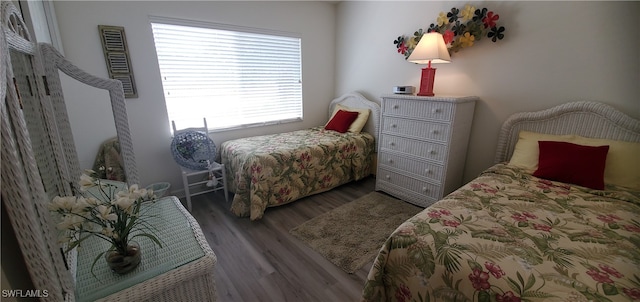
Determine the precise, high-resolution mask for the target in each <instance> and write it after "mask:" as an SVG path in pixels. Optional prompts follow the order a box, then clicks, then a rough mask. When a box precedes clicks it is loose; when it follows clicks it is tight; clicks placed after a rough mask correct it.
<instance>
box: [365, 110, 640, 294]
mask: <svg viewBox="0 0 640 302" xmlns="http://www.w3.org/2000/svg"><path fill="white" fill-rule="evenodd" d="M585 137H588V138H590V139H587V138H585ZM603 139H605V140H606V141H605V140H603ZM539 141H542V142H539ZM639 142H640V121H638V120H635V119H632V118H630V117H629V116H627V115H625V114H623V113H621V112H619V111H617V110H615V109H613V108H612V107H610V106H608V105H605V104H602V103H596V102H571V103H566V104H563V105H560V106H557V107H554V108H551V109H547V110H543V111H539V112H529V113H519V114H515V115H513V116H511V117H510V118H509V119H508V120H507V121H506V122H505V123H504V124H503V127H502V130H501V133H500V136H499V141H498V149H497V152H496V164H495V165H494V166H492V167H490V168H489V169H487V170H485V171H484V172H483V173H482V174H481V175H480V176H479V177H477V178H475V179H474V180H472V181H471V182H470V183H468V184H466V185H464V186H463V187H461V188H460V189H458V190H456V191H454V192H452V193H451V194H449V195H447V196H445V197H444V198H443V199H442V200H440V201H438V202H436V203H435V204H433V205H432V206H430V207H428V208H426V209H425V210H423V211H422V212H420V213H418V214H417V215H416V216H414V217H412V218H410V219H408V220H407V221H405V222H404V223H403V224H401V225H400V226H399V227H398V228H397V229H396V230H395V231H394V232H393V233H392V234H391V235H390V237H389V238H388V239H387V241H386V242H385V243H384V245H383V247H382V248H381V249H380V251H379V253H378V255H377V257H376V259H375V260H374V263H373V266H372V267H371V270H370V271H369V274H368V277H367V281H366V283H365V286H364V289H363V298H362V300H363V301H630V300H638V299H640V176H638V175H639V173H640V172H639V171H640V162H639V160H640V156H638V154H640V152H639V151H640V149H638V148H639V146H640V144H638V143H639ZM567 143H569V144H567ZM575 145H578V146H589V147H590V148H586V149H585V150H589V151H587V152H586V153H589V152H592V151H593V153H598V152H600V155H599V156H598V158H599V159H597V160H594V159H590V160H589V161H588V164H584V163H583V164H582V165H579V166H577V167H574V168H573V169H574V170H571V169H565V168H566V167H563V169H557V168H559V167H560V166H562V165H565V163H566V164H572V163H573V164H575V162H580V161H581V160H583V159H581V157H583V155H582V154H583V153H582V151H580V152H570V153H567V152H565V153H563V154H564V155H563V154H560V155H553V156H550V155H552V154H554V153H553V152H556V151H557V150H555V149H553V148H551V149H549V148H548V147H549V146H553V147H554V148H555V147H558V146H561V150H564V149H562V148H565V147H567V146H569V147H568V148H581V147H575ZM603 145H605V146H607V148H608V150H607V151H608V153H605V157H606V158H605V159H604V160H603V159H602V154H601V153H602V152H601V151H602V149H603V148H604V147H602V146H603ZM532 146H533V147H534V148H535V147H537V149H535V150H534V149H531V147H532ZM607 148H604V149H607ZM550 150H551V152H550ZM554 150H555V151H554ZM594 150H597V151H594ZM527 152H529V153H527ZM536 152H537V153H536ZM567 154H568V155H567ZM554 156H559V157H564V159H563V161H564V162H561V163H557V162H555V163H554V162H553V161H552V160H550V159H549V158H553V157H554ZM527 157H528V159H529V160H531V159H532V158H533V161H534V162H535V161H536V160H537V163H536V164H537V165H538V167H537V168H536V167H534V168H533V169H532V167H531V166H528V165H527V162H526V160H524V159H526V158H527ZM550 162H551V165H550V164H549V163H550ZM600 162H604V163H605V164H602V166H603V167H604V168H603V170H604V172H598V173H595V174H597V175H600V176H599V177H597V176H590V177H591V178H594V179H595V180H587V183H584V182H583V181H585V180H583V179H582V178H589V177H582V176H583V175H586V174H589V173H592V172H590V171H578V170H581V169H583V168H584V167H596V166H598V167H599V166H600V164H599V163H600ZM548 168H551V169H552V170H553V169H554V168H555V169H556V170H560V171H555V172H558V173H559V174H565V175H564V176H562V177H560V178H558V177H557V176H556V175H553V177H552V176H549V175H552V174H553V173H548V174H544V173H547V172H544V171H545V169H548ZM614 168H615V169H622V170H623V173H622V174H619V173H618V174H616V172H618V171H616V170H611V169H614ZM594 169H595V168H594ZM587 170H588V169H587ZM596 170H598V171H600V168H597V169H596ZM532 171H533V174H532ZM540 171H543V172H544V173H543V174H542V175H540V173H541V172H540ZM567 171H571V173H566V172H567ZM599 173H601V174H599ZM534 174H535V175H537V176H540V177H536V176H534ZM567 175H568V176H567ZM563 177H569V178H570V179H569V180H567V179H565V178H563ZM571 177H574V178H575V177H577V178H578V179H579V180H576V179H574V178H571ZM616 177H617V178H616ZM549 178H551V179H554V180H550V179H549ZM600 179H603V182H604V188H603V189H602V190H601V189H596V188H592V187H593V186H596V187H597V186H599V185H600V184H599V180H600ZM574 181H575V182H579V183H580V184H581V185H576V184H575V183H573V182H574ZM589 181H594V182H596V183H597V184H592V183H589Z"/></svg>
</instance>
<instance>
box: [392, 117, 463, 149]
mask: <svg viewBox="0 0 640 302" xmlns="http://www.w3.org/2000/svg"><path fill="white" fill-rule="evenodd" d="M449 129H451V127H450V126H449V124H443V123H436V122H426V121H418V120H408V119H402V118H398V117H390V116H384V117H382V131H384V132H387V133H392V134H401V135H410V136H415V137H421V138H427V139H432V140H436V141H439V142H443V143H444V142H447V140H448V139H449Z"/></svg>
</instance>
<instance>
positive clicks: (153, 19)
mask: <svg viewBox="0 0 640 302" xmlns="http://www.w3.org/2000/svg"><path fill="white" fill-rule="evenodd" d="M153 23H161V24H168V25H177V26H188V27H197V28H205V29H214V30H223V31H231V32H238V33H248V34H259V35H271V36H278V37H285V38H292V39H297V40H298V43H299V55H298V62H299V66H298V67H299V80H298V83H299V85H300V86H299V87H300V88H299V91H298V90H297V89H295V91H296V92H297V93H299V115H298V116H297V117H291V118H282V119H278V120H272V121H263V122H254V123H244V124H238V125H227V126H218V127H213V128H211V127H210V128H209V129H208V132H223V131H229V130H238V129H246V128H252V127H262V126H268V125H280V124H286V123H292V122H301V121H303V119H304V93H303V91H304V89H303V88H304V87H303V80H302V65H303V62H302V59H303V58H302V57H303V55H302V35H301V34H299V33H294V32H287V31H278V30H272V29H263V28H254V27H246V26H239V25H231V24H222V23H215V22H205V21H196V20H186V19H177V18H170V17H160V16H149V25H150V26H151V27H152V35H154V33H153ZM154 51H156V62H158V69H159V72H160V75H161V77H162V71H161V67H160V62H159V58H158V54H157V47H156V44H155V36H154ZM161 81H162V79H161ZM162 89H163V97H164V100H165V106H166V108H167V113H168V114H169V125H171V123H172V120H171V117H170V116H171V114H170V113H169V106H167V93H166V91H165V83H164V81H163V82H162ZM205 118H206V116H205ZM193 119H194V120H197V121H200V123H201V121H202V116H200V117H196V116H194V117H193ZM207 124H209V125H211V121H209V119H207ZM176 126H180V125H176ZM191 127H195V125H186V126H185V125H183V126H180V127H177V128H176V129H178V130H180V129H185V128H191ZM200 127H201V125H200ZM170 128H171V132H173V128H172V127H170Z"/></svg>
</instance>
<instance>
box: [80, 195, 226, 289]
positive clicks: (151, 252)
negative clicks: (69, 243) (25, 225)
mask: <svg viewBox="0 0 640 302" xmlns="http://www.w3.org/2000/svg"><path fill="white" fill-rule="evenodd" d="M145 207H148V211H149V213H150V214H151V215H152V217H151V218H150V219H149V220H148V222H149V223H150V224H151V225H153V226H154V227H156V228H157V230H155V233H156V235H157V237H158V239H159V240H160V241H161V242H162V245H163V247H162V248H160V247H157V246H155V245H154V243H153V242H151V240H149V239H147V238H140V239H139V240H138V243H139V244H140V246H141V250H142V261H141V263H140V265H139V266H138V267H136V268H135V269H134V270H133V271H131V272H130V273H127V274H125V275H117V274H115V273H112V272H111V271H109V269H108V267H107V265H106V262H105V261H104V259H98V261H97V262H96V264H95V266H94V268H93V274H95V276H93V274H92V272H91V265H92V263H93V261H94V259H95V257H96V255H98V254H100V252H102V251H104V250H106V249H107V248H108V246H109V243H108V242H105V241H103V240H100V239H98V238H95V237H94V238H90V239H87V240H86V241H85V242H83V244H82V248H81V249H79V251H78V261H77V266H78V268H77V273H76V292H75V298H76V301H215V300H216V287H215V279H214V275H213V272H214V268H215V264H216V262H217V258H216V255H215V254H214V252H213V251H212V250H211V247H210V246H209V244H208V243H207V241H206V239H205V237H204V235H203V234H202V230H201V229H200V226H199V225H198V223H197V222H196V220H195V219H194V218H193V216H191V214H189V212H188V211H187V210H186V209H185V208H184V207H183V206H182V204H181V203H180V201H179V200H178V199H177V198H176V197H174V196H170V197H165V198H162V199H160V200H158V201H156V202H155V203H149V204H147V205H145ZM143 210H144V208H143Z"/></svg>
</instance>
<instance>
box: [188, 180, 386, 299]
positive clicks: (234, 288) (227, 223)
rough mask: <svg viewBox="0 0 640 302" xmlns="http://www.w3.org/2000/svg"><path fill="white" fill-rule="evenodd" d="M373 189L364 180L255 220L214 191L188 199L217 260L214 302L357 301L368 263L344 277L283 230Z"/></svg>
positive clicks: (295, 203)
mask: <svg viewBox="0 0 640 302" xmlns="http://www.w3.org/2000/svg"><path fill="white" fill-rule="evenodd" d="M374 186H375V178H374V177H373V176H370V177H367V178H365V179H363V180H360V181H355V182H351V183H348V184H345V185H342V186H340V187H338V188H335V189H333V190H331V191H328V192H324V193H320V194H316V195H313V196H310V197H306V198H304V199H300V200H297V201H294V202H293V203H290V204H288V205H283V206H279V207H273V208H268V209H267V211H266V212H265V215H264V217H263V218H262V219H261V220H258V221H250V220H249V218H238V217H236V216H234V215H233V214H231V213H230V212H229V210H228V209H229V206H230V203H229V204H227V203H226V202H225V200H224V195H223V193H221V192H220V191H217V192H215V193H208V194H203V195H199V196H195V197H193V198H192V200H191V201H192V205H193V209H192V211H191V213H192V214H193V216H194V217H195V218H196V220H197V221H198V223H200V226H201V227H202V231H203V232H204V235H205V237H206V238H207V241H208V242H209V245H210V246H211V248H212V249H213V251H214V252H215V254H216V256H217V258H218V263H217V266H216V270H215V277H216V286H217V291H218V300H219V301H223V302H224V301H359V300H360V295H361V292H362V287H363V285H364V282H365V280H366V277H367V273H368V272H369V268H370V267H371V265H372V263H369V264H367V265H365V266H364V267H363V268H361V269H360V270H358V271H357V272H356V273H355V274H348V273H345V272H344V271H342V270H341V269H340V268H338V267H337V266H335V265H333V264H332V263H331V262H329V261H328V260H326V259H325V258H323V257H322V256H321V255H320V254H318V253H316V252H315V251H314V250H312V249H311V248H309V247H307V246H306V245H305V244H304V243H303V242H301V241H299V240H298V239H296V238H295V237H293V236H292V235H291V234H289V230H290V229H292V228H294V227H296V226H298V225H300V224H302V223H303V222H305V221H307V220H309V219H311V218H313V217H315V216H318V215H320V214H322V213H325V212H327V211H329V210H331V209H333V208H336V207H339V206H341V205H343V204H345V203H348V202H350V201H352V200H355V199H357V198H358V197H361V196H363V195H366V194H367V193H369V192H372V191H373V190H374ZM230 199H231V198H230ZM183 202H184V201H183Z"/></svg>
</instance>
